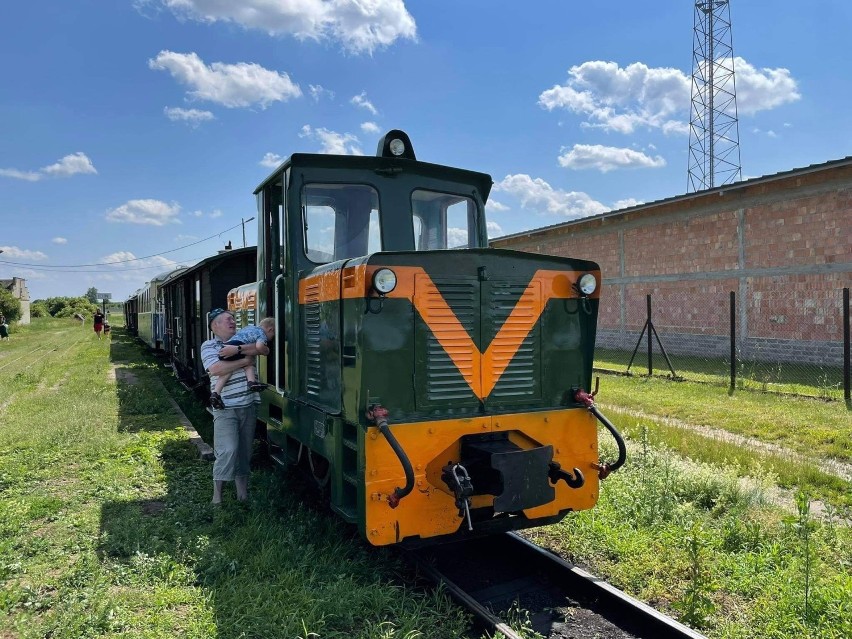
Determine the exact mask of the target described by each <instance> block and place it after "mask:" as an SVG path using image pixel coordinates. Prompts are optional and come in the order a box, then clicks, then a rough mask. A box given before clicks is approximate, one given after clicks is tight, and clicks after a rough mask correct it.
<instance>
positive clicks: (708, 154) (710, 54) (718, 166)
mask: <svg viewBox="0 0 852 639" xmlns="http://www.w3.org/2000/svg"><path fill="white" fill-rule="evenodd" d="M739 140H740V133H739V125H738V123H737V88H736V82H735V80H734V48H733V42H732V39H731V13H730V8H729V6H728V0H709V1H704V2H702V1H698V2H696V3H695V24H694V28H693V37H692V109H691V113H690V119H689V180H688V184H687V192H688V193H689V192H695V191H701V190H703V189H710V188H713V187H714V186H721V185H723V184H730V183H731V182H736V181H738V180H741V179H742V168H741V166H740V141H739Z"/></svg>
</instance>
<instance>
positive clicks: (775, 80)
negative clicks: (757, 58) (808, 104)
mask: <svg viewBox="0 0 852 639" xmlns="http://www.w3.org/2000/svg"><path fill="white" fill-rule="evenodd" d="M734 73H735V77H736V81H737V111H738V112H739V114H740V115H751V114H754V113H757V112H758V111H767V110H769V109H774V108H775V107H778V106H781V105H782V104H787V103H788V102H795V101H796V100H799V99H801V97H802V95H801V94H800V93H799V90H798V89H799V87H798V85H797V84H796V80H794V79H793V77H792V76H791V75H790V71H789V70H788V69H783V68H779V69H767V68H763V69H760V70H757V69H755V68H754V67H753V66H752V65H750V64H749V63H748V62H746V61H745V60H743V59H742V58H740V57H734Z"/></svg>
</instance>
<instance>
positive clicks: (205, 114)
mask: <svg viewBox="0 0 852 639" xmlns="http://www.w3.org/2000/svg"><path fill="white" fill-rule="evenodd" d="M163 113H165V114H166V117H167V118H168V119H169V120H171V121H172V122H186V123H187V124H189V125H190V126H193V127H197V126H198V125H199V124H201V123H202V122H209V121H210V120H215V119H216V116H215V115H213V114H212V113H211V112H210V111H201V110H200V109H182V108H180V107H165V108H164V109H163Z"/></svg>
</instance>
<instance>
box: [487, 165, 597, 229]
mask: <svg viewBox="0 0 852 639" xmlns="http://www.w3.org/2000/svg"><path fill="white" fill-rule="evenodd" d="M494 190H495V191H500V192H503V193H508V194H510V195H513V196H515V197H517V198H518V199H519V200H520V201H521V206H522V207H523V208H525V209H532V210H534V211H537V212H538V213H548V214H551V215H560V216H562V217H566V218H569V219H575V218H580V217H586V216H589V215H597V214H599V213H604V212H606V211H608V210H609V207H608V206H606V205H604V204H602V203H600V202H598V201H597V200H593V199H592V198H591V197H589V196H588V195H587V194H586V193H582V192H578V191H562V190H560V189H554V188H553V187H552V186H550V184H548V183H547V182H545V181H544V180H542V179H541V178H535V179H533V178H531V177H530V176H529V175H524V174H516V175H507V176H506V177H505V178H503V179H502V180H501V181H500V182H498V183H497V184H495V185H494Z"/></svg>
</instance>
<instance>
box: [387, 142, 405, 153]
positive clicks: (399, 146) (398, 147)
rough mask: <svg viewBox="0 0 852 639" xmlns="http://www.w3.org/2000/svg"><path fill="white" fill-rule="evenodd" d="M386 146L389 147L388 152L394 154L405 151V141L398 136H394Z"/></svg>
mask: <svg viewBox="0 0 852 639" xmlns="http://www.w3.org/2000/svg"><path fill="white" fill-rule="evenodd" d="M388 148H389V149H390V152H391V153H393V154H394V155H402V154H403V153H405V142H403V141H402V140H400V139H399V138H394V139H393V140H391V141H390V143H389V144H388Z"/></svg>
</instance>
